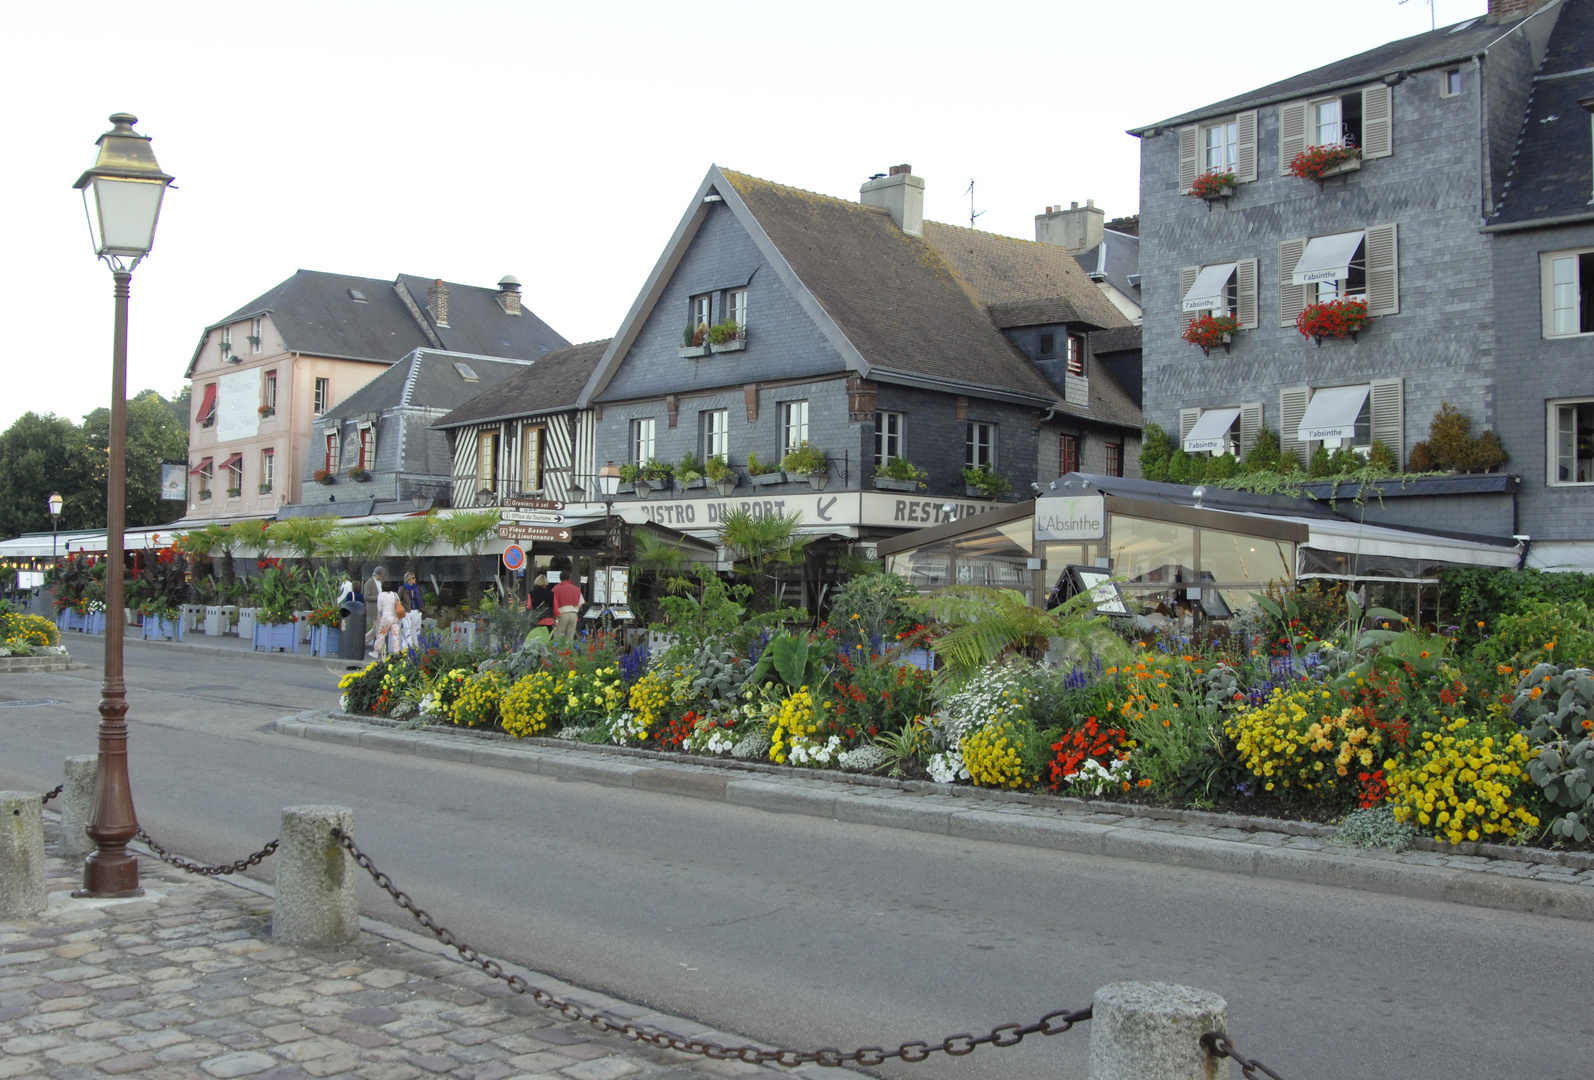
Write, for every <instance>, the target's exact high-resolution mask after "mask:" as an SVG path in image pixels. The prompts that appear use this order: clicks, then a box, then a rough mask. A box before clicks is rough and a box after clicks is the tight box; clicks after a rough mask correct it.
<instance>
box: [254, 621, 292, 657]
mask: <svg viewBox="0 0 1594 1080" xmlns="http://www.w3.org/2000/svg"><path fill="white" fill-rule="evenodd" d="M252 640H253V642H254V645H253V647H254V648H256V649H264V650H266V651H267V652H272V651H273V650H276V649H281V650H282V651H283V652H294V653H296V652H298V651H299V624H298V623H263V622H256V623H255V632H254V635H253V637H252Z"/></svg>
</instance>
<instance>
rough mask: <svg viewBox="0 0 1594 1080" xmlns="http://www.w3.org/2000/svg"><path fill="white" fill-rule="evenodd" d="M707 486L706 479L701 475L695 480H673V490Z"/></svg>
mask: <svg viewBox="0 0 1594 1080" xmlns="http://www.w3.org/2000/svg"><path fill="white" fill-rule="evenodd" d="M707 486H708V480H707V479H706V478H704V477H701V476H699V477H698V478H697V479H696V480H688V481H687V482H686V483H684V484H683V483H681V481H679V480H677V481H676V482H675V490H676V491H688V490H691V489H692V488H701V487H707Z"/></svg>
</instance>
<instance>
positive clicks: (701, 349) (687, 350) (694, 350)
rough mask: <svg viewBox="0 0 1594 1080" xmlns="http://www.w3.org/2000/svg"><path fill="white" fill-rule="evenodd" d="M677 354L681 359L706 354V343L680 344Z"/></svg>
mask: <svg viewBox="0 0 1594 1080" xmlns="http://www.w3.org/2000/svg"><path fill="white" fill-rule="evenodd" d="M679 355H680V356H681V357H682V358H683V359H690V358H692V357H697V356H707V355H708V346H707V345H683V346H681V348H680V350H679Z"/></svg>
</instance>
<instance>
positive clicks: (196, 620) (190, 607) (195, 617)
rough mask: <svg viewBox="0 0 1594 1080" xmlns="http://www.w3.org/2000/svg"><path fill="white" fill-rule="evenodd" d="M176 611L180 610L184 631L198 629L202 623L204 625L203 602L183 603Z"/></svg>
mask: <svg viewBox="0 0 1594 1080" xmlns="http://www.w3.org/2000/svg"><path fill="white" fill-rule="evenodd" d="M178 611H179V612H180V616H179V617H180V620H181V622H182V624H183V632H184V633H187V632H188V631H189V630H198V629H199V628H200V627H201V626H202V625H204V622H205V605H204V604H184V605H183V606H182V607H181V608H179V609H178Z"/></svg>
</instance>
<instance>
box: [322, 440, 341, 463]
mask: <svg viewBox="0 0 1594 1080" xmlns="http://www.w3.org/2000/svg"><path fill="white" fill-rule="evenodd" d="M326 443H327V455H326V462H325V463H324V464H323V466H322V467H323V468H324V469H326V471H327V472H337V469H338V459H339V457H340V452H339V447H338V433H337V432H336V431H329V432H327V435H326Z"/></svg>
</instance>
